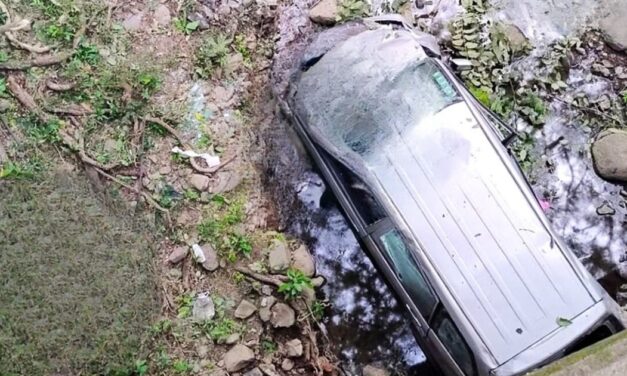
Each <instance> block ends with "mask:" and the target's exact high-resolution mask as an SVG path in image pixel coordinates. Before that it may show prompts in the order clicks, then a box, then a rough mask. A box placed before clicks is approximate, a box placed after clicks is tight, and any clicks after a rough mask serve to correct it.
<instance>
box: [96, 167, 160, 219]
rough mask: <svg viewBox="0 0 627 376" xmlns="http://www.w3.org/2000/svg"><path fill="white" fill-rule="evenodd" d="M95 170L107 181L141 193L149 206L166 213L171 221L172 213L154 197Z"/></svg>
mask: <svg viewBox="0 0 627 376" xmlns="http://www.w3.org/2000/svg"><path fill="white" fill-rule="evenodd" d="M95 170H96V171H97V172H98V173H99V174H100V175H102V176H104V177H105V178H107V179H109V180H111V181H113V182H115V183H117V184H119V185H121V186H122V187H124V188H126V189H129V190H131V191H133V192H135V193H139V194H141V195H142V196H143V197H144V199H145V200H146V202H148V204H149V205H150V206H152V207H154V208H155V209H157V210H159V211H161V212H163V213H165V215H166V217H167V218H168V222H169V221H170V211H169V210H168V209H166V208H164V207H162V206H161V205H159V204H158V203H157V202H156V201H155V200H154V199H153V198H152V197H151V196H150V195H149V194H148V193H146V192H144V191H139V192H138V190H137V189H136V188H135V187H133V186H131V185H128V184H126V183H125V182H123V181H122V180H120V179H118V178H116V177H115V176H113V175H109V174H107V173H106V172H104V171H102V170H101V169H99V168H97V167H96V168H95Z"/></svg>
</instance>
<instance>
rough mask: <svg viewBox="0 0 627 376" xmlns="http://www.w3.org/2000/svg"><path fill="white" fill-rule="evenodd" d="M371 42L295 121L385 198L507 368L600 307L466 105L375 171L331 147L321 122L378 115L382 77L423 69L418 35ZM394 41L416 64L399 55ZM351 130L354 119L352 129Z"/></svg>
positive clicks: (303, 84) (329, 78) (323, 84)
mask: <svg viewBox="0 0 627 376" xmlns="http://www.w3.org/2000/svg"><path fill="white" fill-rule="evenodd" d="M365 33H370V34H368V35H366V37H364V34H360V35H358V36H355V37H352V38H350V39H348V40H347V41H345V42H343V43H342V44H341V45H339V46H338V47H336V48H334V49H332V50H330V51H329V52H328V53H327V54H326V55H325V56H323V57H322V58H321V59H320V60H319V61H318V62H317V63H316V64H315V65H313V66H312V67H311V68H309V70H307V71H306V72H303V73H302V74H301V76H300V77H299V79H298V80H297V81H296V92H295V93H294V96H293V98H292V101H293V107H294V109H295V112H296V113H297V115H298V116H299V117H300V118H301V119H302V120H303V123H304V126H305V127H306V128H307V130H308V131H309V132H310V133H311V134H312V136H313V137H314V139H315V140H316V142H318V143H319V144H320V145H321V146H323V147H325V148H326V149H327V150H328V151H329V152H330V153H331V154H333V155H335V156H336V157H338V158H339V159H341V160H343V161H344V162H345V163H347V164H348V165H349V166H350V167H351V168H353V169H355V171H356V172H357V173H358V174H360V175H361V176H362V177H363V178H364V179H365V180H366V181H367V182H368V183H370V184H371V185H372V186H373V187H374V188H375V192H376V193H377V196H378V197H379V198H380V199H381V200H382V202H383V203H384V204H385V205H386V206H387V207H388V209H390V211H391V212H392V213H395V214H396V215H395V221H396V222H399V225H400V226H402V227H404V228H403V229H404V230H405V231H404V232H405V233H406V234H407V235H408V236H409V237H410V239H413V240H414V241H415V243H416V244H417V246H418V247H419V249H420V250H421V251H422V252H418V255H419V259H420V260H421V261H422V262H425V263H428V264H429V265H430V266H431V267H432V268H433V270H434V271H435V274H436V276H435V277H437V278H440V279H441V280H442V281H444V283H445V285H446V288H447V289H448V291H447V292H448V293H450V295H451V296H452V297H453V299H454V301H453V302H448V303H447V302H445V304H457V305H458V307H459V308H460V309H461V310H462V311H463V313H464V315H465V316H466V317H467V319H468V320H469V322H470V323H471V325H472V326H473V329H474V330H475V332H476V333H477V334H478V336H479V338H480V340H481V341H482V342H483V343H484V344H485V346H486V347H487V348H488V350H489V352H490V353H491V354H492V356H493V357H494V358H495V360H496V361H497V362H498V363H499V364H502V363H504V362H506V361H507V360H508V359H511V358H512V357H514V356H515V355H517V354H519V353H520V352H522V351H524V350H525V349H526V348H528V347H529V346H531V345H533V344H534V343H536V342H538V341H539V340H541V339H542V338H544V337H546V336H547V335H548V334H549V333H551V332H553V331H555V330H556V329H559V327H560V326H559V324H558V319H559V318H564V319H568V320H572V319H574V318H575V317H577V315H578V314H580V313H581V312H583V311H584V310H586V309H587V308H589V307H590V306H592V305H593V304H594V303H595V299H594V298H593V297H592V296H591V293H590V292H589V291H588V289H587V288H586V285H585V284H584V282H583V281H582V280H581V279H580V278H579V275H578V274H577V272H576V271H575V270H574V268H573V265H572V264H571V263H570V262H569V259H568V258H567V257H566V256H565V255H564V253H563V252H564V250H562V249H561V247H560V246H559V245H558V244H557V243H556V242H555V240H554V239H553V238H552V236H551V232H550V231H549V230H548V229H547V228H546V226H545V222H543V220H542V219H541V217H540V216H539V211H538V207H537V202H535V201H533V200H532V199H530V198H529V197H530V192H529V191H528V188H527V187H526V186H523V185H522V184H521V182H520V181H519V180H517V179H514V178H513V170H512V169H513V168H514V167H513V165H512V164H511V163H509V162H506V161H505V160H504V158H507V156H506V155H505V151H504V149H503V148H502V146H501V145H500V144H498V143H495V142H494V141H493V140H492V139H491V138H490V137H488V132H489V130H487V129H486V128H485V127H484V126H482V125H481V124H480V123H479V122H478V121H477V120H476V118H475V117H474V116H473V113H472V112H471V110H470V108H469V105H468V104H467V103H466V102H459V103H455V104H453V105H451V106H449V107H447V108H446V109H445V110H443V111H440V112H439V113H438V114H436V115H435V116H433V117H432V118H430V119H429V121H426V122H423V123H421V126H420V127H413V128H408V129H410V131H406V132H402V134H397V135H396V138H397V140H396V142H394V143H386V145H382V146H381V147H380V150H378V154H379V156H380V158H379V160H378V163H379V164H378V165H377V166H375V167H374V168H369V169H365V168H364V165H363V163H360V161H359V158H358V157H357V156H355V155H351V154H350V153H344V154H342V153H340V154H338V150H337V149H334V148H333V145H332V144H330V143H329V142H328V141H327V140H324V138H323V137H321V133H320V132H317V131H316V129H317V127H319V126H320V124H316V122H321V121H326V119H329V118H330V117H328V116H327V115H325V114H329V113H331V112H333V111H344V110H343V108H342V107H341V106H347V105H348V106H351V105H350V101H351V100H354V101H362V102H361V103H360V106H361V108H362V109H365V110H366V111H367V110H368V108H376V106H370V104H369V103H368V102H367V101H366V102H363V100H364V99H367V100H370V101H376V100H377V97H376V96H375V95H371V93H369V92H368V91H369V90H371V89H372V88H373V86H372V85H370V82H371V81H373V80H374V81H377V80H379V79H380V78H381V77H380V76H376V75H377V74H379V73H381V74H384V75H389V74H390V73H389V72H388V71H387V69H388V67H392V68H393V69H396V68H395V67H398V66H402V65H403V64H405V63H406V61H404V60H403V59H415V58H424V56H422V55H421V54H420V53H416V52H414V51H416V50H417V44H415V42H413V41H412V38H410V37H408V36H407V35H406V34H405V33H409V32H406V31H394V32H392V31H391V30H384V31H380V30H379V31H367V32H365ZM382 33H388V34H386V35H383V34H382ZM360 37H361V38H366V39H369V40H370V42H371V43H370V47H369V48H363V46H360V48H361V51H363V52H362V53H361V54H359V55H358V56H355V48H351V47H350V44H351V43H354V40H356V41H357V42H359V43H360V44H362V43H363V42H364V41H365V40H366V39H361V40H360V39H359V38H360ZM355 38H357V39H355ZM390 38H396V42H395V44H394V46H395V49H405V52H403V51H394V52H393V53H390V49H389V48H388V47H389V43H390ZM347 44H348V45H349V46H347ZM386 44H387V45H386ZM372 46H374V47H372ZM377 46H380V47H381V49H380V50H379V53H377V52H376V50H377ZM373 49H374V52H373ZM407 51H409V52H407ZM399 61H400V64H399ZM392 75H393V74H392ZM384 77H387V76H384ZM355 83H359V85H355ZM375 89H376V88H375ZM417 89H419V88H417ZM314 90H315V92H313V91H314ZM381 95H385V93H382V94H381ZM349 108H352V107H349ZM349 112H350V111H349ZM333 118H334V117H333ZM350 119H351V114H350V113H348V114H347V115H346V116H345V120H346V121H350ZM337 126H338V127H341V126H342V124H341V123H337ZM431 278H434V276H431ZM440 295H441V296H442V295H443V294H442V293H440Z"/></svg>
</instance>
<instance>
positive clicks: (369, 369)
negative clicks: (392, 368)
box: [362, 364, 390, 376]
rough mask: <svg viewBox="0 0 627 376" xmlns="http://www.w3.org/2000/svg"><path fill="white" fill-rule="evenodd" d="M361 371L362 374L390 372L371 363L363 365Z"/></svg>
mask: <svg viewBox="0 0 627 376" xmlns="http://www.w3.org/2000/svg"><path fill="white" fill-rule="evenodd" d="M362 372H363V376H390V372H388V371H387V370H385V369H383V368H379V367H376V366H374V365H372V364H368V365H367V366H365V367H364V369H363V371H362Z"/></svg>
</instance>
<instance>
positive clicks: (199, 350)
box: [196, 345, 209, 359]
mask: <svg viewBox="0 0 627 376" xmlns="http://www.w3.org/2000/svg"><path fill="white" fill-rule="evenodd" d="M196 354H197V355H198V357H199V358H201V359H202V358H205V357H207V355H208V354H209V346H207V345H200V346H198V347H196Z"/></svg>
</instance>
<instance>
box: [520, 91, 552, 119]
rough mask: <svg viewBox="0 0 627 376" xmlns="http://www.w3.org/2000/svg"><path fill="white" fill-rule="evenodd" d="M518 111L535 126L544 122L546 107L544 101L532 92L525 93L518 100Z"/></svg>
mask: <svg viewBox="0 0 627 376" xmlns="http://www.w3.org/2000/svg"><path fill="white" fill-rule="evenodd" d="M519 111H520V112H521V113H522V114H523V115H524V116H525V118H526V119H527V120H528V121H529V123H531V124H532V125H535V126H540V125H542V124H544V121H545V117H546V113H547V108H546V105H545V104H544V101H543V100H542V99H541V98H540V97H539V96H538V95H536V94H534V93H526V94H524V95H523V97H522V98H521V99H520V101H519Z"/></svg>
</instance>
